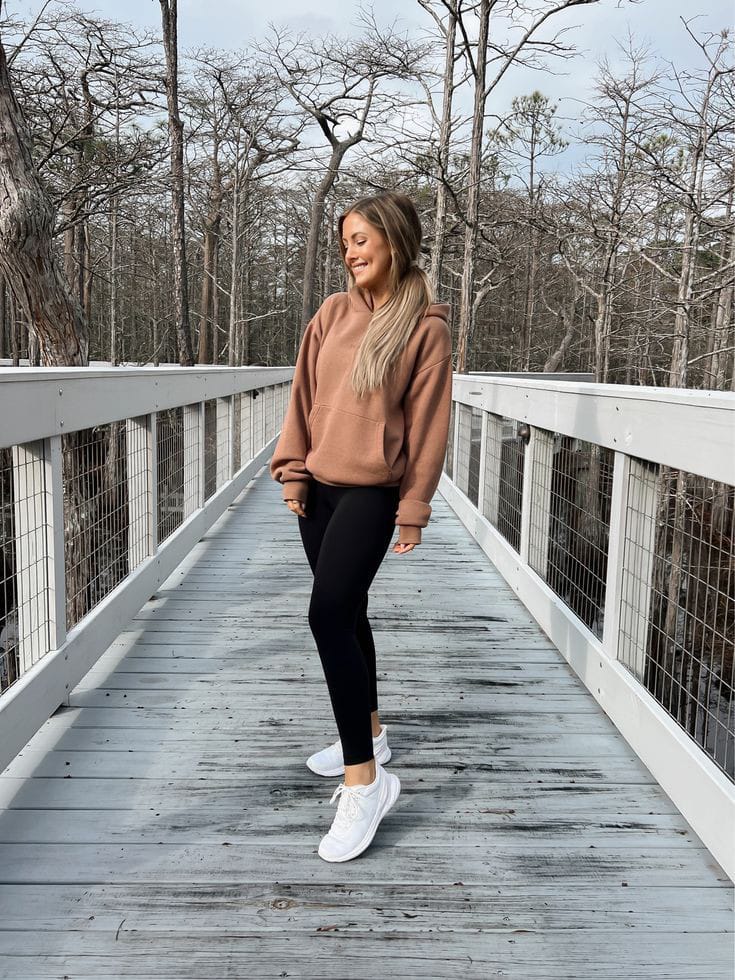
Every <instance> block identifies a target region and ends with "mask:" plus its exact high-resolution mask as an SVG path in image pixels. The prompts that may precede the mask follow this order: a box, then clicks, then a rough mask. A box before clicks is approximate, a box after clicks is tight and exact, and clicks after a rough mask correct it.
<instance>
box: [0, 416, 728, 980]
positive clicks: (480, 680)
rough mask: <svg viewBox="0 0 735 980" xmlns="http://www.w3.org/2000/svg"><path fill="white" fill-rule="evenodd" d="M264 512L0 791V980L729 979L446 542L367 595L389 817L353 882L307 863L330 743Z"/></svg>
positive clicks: (525, 625) (713, 912)
mask: <svg viewBox="0 0 735 980" xmlns="http://www.w3.org/2000/svg"><path fill="white" fill-rule="evenodd" d="M261 421H262V420H261ZM437 504H438V508H437V512H438V518H437V520H438V521H440V522H441V533H440V534H439V535H438V537H439V538H440V539H441V540H443V541H444V542H445V543H446V546H447V547H448V548H449V549H450V550H453V551H454V553H455V554H456V555H459V556H462V555H464V556H465V557H466V558H467V557H469V556H472V555H474V553H475V551H476V546H475V544H474V542H473V541H472V540H471V538H470V537H469V535H468V534H467V533H466V532H465V530H464V529H463V528H460V527H459V525H458V522H456V520H455V519H454V518H452V517H451V516H450V515H449V513H448V509H446V508H445V507H444V505H443V504H442V502H441V501H440V500H437ZM280 506H281V503H280V498H279V491H278V487H277V486H276V485H275V484H274V483H273V482H272V481H269V480H268V478H267V477H265V478H264V479H263V480H261V481H258V482H257V483H256V484H255V486H254V487H253V488H252V492H250V491H249V492H248V494H246V495H244V496H243V497H241V498H240V500H239V501H238V502H237V503H236V504H235V505H234V506H233V508H232V509H231V510H230V511H228V512H227V513H226V514H224V515H223V517H222V518H221V519H220V521H219V522H218V524H217V525H216V526H215V527H213V528H212V530H211V531H209V532H208V533H207V535H206V540H205V541H203V542H202V543H201V545H200V546H197V548H195V549H194V551H193V553H192V554H191V555H189V556H188V557H187V559H186V560H185V561H184V562H183V563H182V565H181V566H180V567H179V568H178V569H177V570H176V572H175V573H172V575H171V576H169V578H168V579H167V580H166V581H165V582H163V583H161V585H160V587H159V590H158V592H157V593H156V596H157V597H156V599H155V600H154V601H153V602H151V603H148V604H147V605H146V607H145V610H144V613H143V615H142V616H141V617H140V618H139V619H138V620H137V621H135V622H133V623H131V625H130V627H129V629H128V630H127V631H126V634H125V635H123V636H121V637H119V638H118V639H117V640H116V641H115V642H114V643H113V644H112V645H111V646H110V648H109V649H108V650H107V652H106V653H105V654H104V656H103V658H102V659H101V660H100V661H99V662H98V663H97V665H96V666H95V667H94V668H93V669H92V670H91V671H90V672H89V673H88V674H87V676H86V677H85V678H84V679H83V681H82V683H81V684H80V685H79V686H78V687H77V688H76V689H75V690H74V692H73V693H72V696H71V700H72V705H71V706H69V707H63V708H62V709H60V710H59V711H58V712H57V713H56V714H55V715H54V716H53V717H52V718H50V719H49V721H48V722H47V724H46V725H45V726H44V727H43V728H42V729H41V731H39V732H38V733H37V734H36V735H35V736H34V738H33V739H32V740H31V742H30V743H29V744H28V745H27V746H26V748H25V749H23V750H22V752H21V754H20V755H19V756H18V757H17V758H16V759H15V760H14V762H13V763H12V764H11V766H9V767H8V768H7V769H6V770H5V771H4V773H3V774H2V775H1V776H0V809H1V810H2V819H0V869H2V870H1V871H0V923H2V929H0V977H8V978H11V977H12V978H13V980H29V978H33V977H37V978H39V980H40V978H41V977H43V978H44V980H46V978H50V977H59V976H64V975H66V976H69V977H72V976H74V977H110V978H113V977H114V978H123V977H135V978H136V980H144V978H146V977H147V978H150V980H154V978H155V980H166V978H171V980H185V978H188V977H191V978H192V980H194V978H198V980H202V978H205V977H207V978H219V977H224V976H232V977H258V978H259V980H260V978H261V977H263V978H267V977H271V976H273V977H275V976H279V977H280V976H283V975H287V974H288V975H293V976H301V977H313V978H314V980H317V978H318V980H326V978H329V977H335V978H336V977H339V978H349V977H355V978H358V977H359V978H364V977H365V976H367V975H370V976H373V975H377V974H378V973H382V974H384V975H385V976H388V977H392V976H394V975H396V974H397V973H401V974H403V975H405V976H407V977H411V978H413V977H417V978H423V977H425V978H427V980H428V978H431V980H436V978H443V977H457V978H460V977H462V978H466V977H482V980H487V978H489V977H499V976H505V977H507V978H511V980H549V978H550V977H551V976H553V977H554V980H557V978H561V980H564V978H567V977H568V978H570V980H571V978H575V980H590V977H591V976H594V977H595V980H597V978H598V977H601V978H603V980H620V978H621V976H626V977H628V976H630V977H636V978H647V977H650V978H652V980H653V978H656V980H659V978H661V977H664V976H665V977H667V978H672V980H675V978H681V980H684V978H686V980H692V978H693V977H698V976H705V975H706V976H707V978H708V980H709V978H713V980H720V978H722V980H724V978H725V977H729V974H728V972H727V969H728V963H729V961H728V955H729V952H730V949H731V944H732V895H731V891H730V889H729V888H728V883H727V881H726V878H725V876H724V873H723V872H722V870H721V869H720V868H719V867H718V866H717V864H716V862H714V861H713V859H712V858H711V856H710V855H709V853H708V852H707V850H706V849H705V848H704V847H703V846H702V844H701V842H700V841H699V839H698V838H697V837H696V836H695V835H694V834H693V832H692V828H691V827H690V826H689V825H688V824H687V822H686V821H685V820H684V819H683V818H682V817H681V815H680V814H679V813H678V811H677V810H676V808H675V807H674V806H673V805H672V804H671V802H670V800H669V799H668V798H667V797H666V795H665V794H664V793H663V792H662V791H661V789H660V787H659V786H658V785H656V783H655V782H654V781H653V779H652V778H651V776H650V774H649V773H648V771H647V770H646V769H645V767H643V766H642V765H641V764H640V763H639V761H638V760H637V758H636V757H635V755H634V754H633V753H632V751H631V750H630V748H629V747H628V745H627V744H626V743H625V741H624V740H623V739H622V738H621V737H620V736H619V734H618V733H617V732H616V730H615V728H614V726H613V725H612V724H611V722H610V720H609V719H608V718H607V717H606V716H605V715H604V714H603V713H602V712H601V711H600V709H599V707H598V706H597V704H596V702H595V700H594V698H592V696H591V695H590V694H589V692H588V691H587V690H586V688H584V686H583V685H582V684H581V682H580V680H579V679H578V678H577V677H576V675H575V674H574V673H573V671H572V670H571V668H570V667H569V665H568V664H567V663H566V662H565V661H564V660H563V659H562V658H561V657H560V656H559V655H558V653H555V651H554V648H553V647H552V646H551V644H550V643H549V641H548V640H546V639H545V638H544V637H543V635H542V633H541V632H540V630H539V628H538V627H537V626H535V625H534V624H533V623H531V622H530V621H529V619H528V614H527V613H526V612H525V610H524V609H523V608H522V606H521V605H520V603H519V602H518V601H517V600H516V599H515V598H514V597H513V596H512V594H511V593H510V591H509V589H508V588H507V586H505V585H504V584H503V583H502V582H501V581H500V579H499V578H498V576H497V575H496V574H495V573H492V574H488V575H485V576H480V578H479V579H478V580H480V581H481V583H482V584H481V586H479V587H478V588H476V589H475V592H474V596H471V598H472V599H473V600H474V602H471V601H470V600H469V599H468V598H467V593H468V590H469V589H470V583H471V581H472V578H473V575H472V572H471V569H472V567H473V566H474V567H477V566H478V562H477V560H476V559H475V558H474V557H473V558H472V559H471V560H468V561H466V562H465V563H464V566H463V563H462V561H461V560H454V559H451V560H452V561H453V565H452V568H453V569H456V570H457V577H456V581H455V580H454V579H453V578H452V575H453V574H454V572H453V571H452V570H450V569H449V567H448V565H447V564H445V563H444V561H443V556H444V554H445V551H444V546H438V545H434V544H432V545H431V548H430V549H427V550H426V551H425V552H424V558H422V559H421V561H419V562H413V563H409V562H405V563H403V564H395V563H393V567H391V568H390V569H389V573H388V574H385V575H382V577H381V575H379V576H378V577H376V581H375V583H374V587H373V590H372V591H371V604H370V607H369V608H370V613H369V614H370V616H371V622H373V624H374V627H375V629H374V636H375V639H376V645H377V647H378V663H379V693H380V697H381V713H382V717H383V720H384V721H385V722H386V723H387V724H388V727H389V738H390V743H391V747H392V749H393V752H394V757H393V759H392V760H391V762H390V763H389V764H388V765H389V766H390V767H391V768H392V769H393V771H395V772H397V773H398V775H399V776H400V778H401V781H402V793H401V796H400V797H399V800H398V802H397V803H396V806H395V807H394V809H393V810H392V811H391V813H390V814H389V815H388V816H387V817H386V819H385V820H384V822H383V823H382V824H381V827H380V829H379V831H378V835H377V836H376V838H375V841H374V842H373V844H372V845H371V847H370V848H369V850H368V851H367V852H366V853H365V854H364V855H362V856H361V857H360V858H359V859H358V860H356V861H352V862H348V863H347V864H345V865H341V866H339V869H338V870H337V873H336V874H335V870H336V869H335V867H334V866H332V865H328V864H327V863H326V862H323V861H321V860H320V859H319V858H318V855H317V854H316V848H317V845H318V842H319V839H320V838H321V835H322V834H323V833H324V832H325V830H326V829H327V827H328V826H329V823H330V822H331V819H332V816H333V813H334V807H333V806H332V805H330V803H329V799H330V796H331V793H332V791H333V789H334V787H335V785H336V783H337V782H338V780H336V779H321V778H319V777H318V776H315V775H314V774H313V773H311V772H310V771H309V770H308V769H307V768H306V766H305V758H306V756H307V754H309V753H310V752H311V751H313V750H314V749H315V748H318V747H320V746H321V745H323V744H327V740H328V741H333V740H334V738H336V732H335V729H334V720H333V716H332V714H331V708H330V705H329V698H328V693H327V690H326V686H325V685H324V681H323V676H322V673H321V666H320V662H319V659H318V654H317V651H316V648H315V645H314V642H313V638H312V637H311V634H310V631H309V629H308V624H307V622H306V618H305V616H306V608H307V605H308V595H309V589H310V572H309V570H308V567H307V566H306V563H305V558H304V555H303V553H302V551H301V544H300V541H299V539H298V532H297V529H296V527H295V525H293V524H292V523H290V522H289V521H288V520H287V519H286V515H285V514H282V513H281V512H280V510H279V508H280ZM263 515H265V516H266V517H267V519H265V520H262V517H263ZM423 547H424V546H423V545H422V548H423ZM417 550H418V549H417ZM256 555H257V560H254V561H250V560H249V559H251V558H253V557H254V556H256ZM426 556H430V557H428V558H427V557H426ZM396 560H397V561H399V559H398V558H397V557H396ZM384 568H386V566H384ZM463 568H464V571H463ZM381 571H382V570H381ZM439 572H440V574H441V580H439ZM465 575H466V577H465ZM476 581H477V580H476ZM179 583H180V584H179ZM419 589H420V590H422V591H421V592H419V591H418V590H419ZM479 589H481V590H482V591H481V592H480V591H479ZM276 603H278V604H277V605H276ZM478 605H479V608H478ZM274 616H275V619H274ZM469 617H475V618H473V619H470V618H469ZM383 706H385V707H384V708H383ZM29 921H32V922H33V928H32V929H29V928H28V923H29ZM324 943H328V944H329V945H328V947H325V946H324ZM316 944H318V945H316ZM703 970H704V973H703V972H702V971H703Z"/></svg>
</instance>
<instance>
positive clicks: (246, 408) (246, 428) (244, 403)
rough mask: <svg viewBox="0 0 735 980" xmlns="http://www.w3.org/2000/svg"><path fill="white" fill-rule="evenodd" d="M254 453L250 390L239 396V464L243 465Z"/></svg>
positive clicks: (251, 396)
mask: <svg viewBox="0 0 735 980" xmlns="http://www.w3.org/2000/svg"><path fill="white" fill-rule="evenodd" d="M254 455H255V452H254V451H253V395H252V392H250V391H243V393H242V395H241V396H240V466H245V464H246V463H247V462H249V461H250V460H251V459H252V458H253V456H254Z"/></svg>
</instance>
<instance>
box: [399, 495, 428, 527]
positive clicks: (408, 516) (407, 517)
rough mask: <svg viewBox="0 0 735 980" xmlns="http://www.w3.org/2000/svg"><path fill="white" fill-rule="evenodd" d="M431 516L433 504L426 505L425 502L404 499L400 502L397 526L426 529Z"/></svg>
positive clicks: (409, 498)
mask: <svg viewBox="0 0 735 980" xmlns="http://www.w3.org/2000/svg"><path fill="white" fill-rule="evenodd" d="M430 516H431V504H426V503H424V501H423V500H413V499H412V498H411V497H404V498H403V500H400V501H399V502H398V513H397V514H396V524H413V525H414V526H415V527H426V525H427V524H428V523H429V517H430Z"/></svg>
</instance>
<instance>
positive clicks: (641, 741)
mask: <svg viewBox="0 0 735 980" xmlns="http://www.w3.org/2000/svg"><path fill="white" fill-rule="evenodd" d="M292 374H293V369H292V368H240V369H231V368H195V369H187V370H183V369H180V368H165V369H160V368H159V369H154V368H141V369H138V368H116V369H110V368H99V369H75V368H66V369H33V368H29V369H24V368H19V369H13V370H5V371H2V370H0V521H1V523H0V546H2V552H1V553H0V665H1V666H2V673H0V681H2V683H1V684H0V687H2V692H1V693H0V768H3V767H4V766H5V765H6V764H7V763H8V762H9V761H11V759H12V758H13V757H14V756H15V755H16V754H17V752H18V751H19V750H20V749H21V748H22V747H23V745H25V743H26V742H27V741H28V739H29V738H30V737H31V736H32V735H33V734H34V733H35V732H36V731H37V730H38V729H39V728H40V727H41V725H42V724H43V723H44V722H45V721H46V719H47V718H48V717H49V716H50V715H51V714H52V713H53V711H54V710H55V709H56V708H57V707H58V706H59V705H60V704H63V703H65V702H66V701H67V700H68V696H69V692H70V691H71V689H72V688H73V687H74V686H75V685H76V684H77V683H78V682H79V680H80V679H81V678H82V677H83V676H84V674H85V673H86V672H87V671H88V670H89V668H90V667H92V666H93V664H94V663H95V662H96V660H97V659H98V658H99V656H100V655H101V654H102V653H103V652H104V651H105V649H106V648H107V647H108V646H109V644H110V642H111V641H112V640H113V639H114V638H115V636H116V635H117V634H118V633H119V632H120V631H121V630H122V629H124V628H125V627H126V626H127V625H128V623H129V622H130V619H131V618H132V617H133V616H134V615H135V614H136V613H137V612H138V610H139V609H140V608H141V607H142V606H143V605H144V603H145V602H146V601H147V599H148V598H149V597H150V596H151V595H153V593H154V592H155V590H156V589H157V588H158V587H159V585H160V584H161V583H162V582H163V581H165V579H166V578H167V577H168V576H169V575H170V574H171V572H172V571H173V570H174V569H175V568H176V566H177V565H178V564H179V563H180V562H181V560H182V559H183V558H184V557H185V556H186V554H187V553H188V552H189V551H190V550H191V549H192V548H193V547H194V545H195V544H196V543H197V541H199V540H200V538H201V537H202V536H203V534H204V533H205V532H206V530H207V529H208V528H209V527H210V526H211V525H212V523H213V522H214V521H215V520H216V519H217V518H218V517H219V516H220V515H221V514H222V513H223V512H224V510H225V509H226V507H227V506H228V505H229V504H230V503H231V502H232V501H233V500H234V499H235V498H236V496H237V495H238V494H239V493H240V491H241V490H242V489H243V488H244V487H245V486H246V485H247V483H248V481H249V480H250V479H251V478H252V477H253V475H254V474H255V473H256V472H257V471H258V470H259V469H260V468H261V467H262V466H263V465H264V464H265V463H266V462H267V461H268V459H269V458H270V455H271V453H272V449H273V445H274V443H275V439H276V437H277V434H278V429H279V427H280V422H281V419H282V418H283V415H284V413H285V409H286V406H287V403H288V397H289V389H290V380H291V377H292ZM453 397H454V406H453V425H452V427H451V431H450V445H449V448H448V453H447V458H446V463H445V472H444V474H443V475H442V480H441V483H440V488H439V489H440V492H441V493H442V494H443V496H444V497H445V498H446V499H447V500H448V501H449V502H450V504H451V505H452V506H453V508H454V510H455V511H456V513H457V514H458V515H459V517H460V518H461V519H462V521H463V522H464V524H465V525H466V526H467V527H468V529H469V530H470V531H471V533H472V534H473V535H474V537H475V538H476V540H477V541H478V543H479V544H480V545H481V546H482V547H483V549H484V550H485V551H486V553H487V554H488V556H489V557H490V558H491V559H492V561H493V562H494V563H495V564H496V566H497V567H498V568H499V570H500V571H501V573H502V574H503V575H504V577H505V578H506V579H507V581H508V582H509V583H510V585H511V586H512V587H513V589H514V590H515V592H516V593H517V594H518V596H519V597H520V598H521V600H522V601H523V602H524V604H525V605H526V606H527V607H528V609H529V611H530V612H531V613H532V615H533V616H534V617H535V618H536V620H537V621H538V622H539V623H540V625H541V626H542V628H543V629H544V630H545V631H546V632H547V634H548V635H549V636H550V638H551V639H552V641H553V642H554V643H555V644H556V646H557V647H558V648H559V650H560V651H561V653H562V655H563V656H564V657H565V659H566V660H567V661H568V662H569V663H570V665H571V666H572V667H573V668H574V670H575V671H576V672H577V674H578V675H579V676H580V678H581V679H582V680H583V682H584V683H585V685H586V686H587V688H588V689H589V690H590V692H591V693H592V694H593V696H594V697H595V698H596V699H597V701H598V702H599V703H600V705H601V706H602V708H603V709H604V710H605V712H606V713H607V714H608V715H609V717H610V718H611V719H612V721H613V722H614V723H615V725H616V726H617V727H618V729H619V730H620V731H621V732H622V734H623V735H624V737H625V738H626V739H627V740H628V742H629V743H630V745H631V746H632V748H633V749H634V750H635V751H636V753H637V754H638V756H639V757H640V758H641V759H642V761H643V762H644V763H645V765H646V766H647V767H648V768H649V769H650V771H651V773H652V774H653V776H654V777H655V778H656V779H657V781H658V782H659V783H660V785H661V786H662V787H663V788H664V790H665V791H666V792H667V793H668V794H669V796H670V797H671V798H672V800H673V801H674V803H675V804H676V805H677V806H678V807H679V809H680V810H681V812H682V813H683V814H684V816H685V817H686V818H687V819H688V820H689V822H690V823H691V824H692V826H693V828H694V830H695V831H696V832H697V833H698V834H699V836H700V837H701V838H702V840H703V842H704V843H705V845H706V846H707V847H708V848H709V849H710V851H711V852H712V854H713V855H714V856H715V858H716V859H717V860H718V861H719V862H720V864H721V865H722V866H723V867H724V868H725V870H726V871H727V872H728V874H730V876H731V877H733V876H735V855H734V854H733V834H732V827H733V819H734V817H735V796H734V795H733V782H732V775H733V769H734V768H735V757H734V751H735V750H734V746H733V732H732V718H733V703H732V657H733V636H734V634H735V630H734V629H733V611H734V609H735V604H734V602H733V595H732V590H733V588H735V585H734V584H733V583H735V574H734V569H733V555H732V548H733V537H734V536H735V535H734V534H733V531H734V530H735V528H734V525H733V512H734V510H735V508H734V506H733V504H734V502H735V501H734V494H733V485H735V396H734V395H729V394H722V393H715V392H695V391H675V390H667V389H644V388H633V387H625V386H600V385H592V384H587V383H575V382H562V381H553V380H548V379H543V378H542V379H539V378H536V379H533V380H530V379H519V378H509V377H503V378H498V377H480V376H477V375H455V379H454V391H453ZM728 670H729V671H730V674H729V678H728Z"/></svg>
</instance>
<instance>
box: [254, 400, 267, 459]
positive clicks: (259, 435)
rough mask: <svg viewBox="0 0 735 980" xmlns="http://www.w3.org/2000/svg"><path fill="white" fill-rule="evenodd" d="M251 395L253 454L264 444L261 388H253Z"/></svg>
mask: <svg viewBox="0 0 735 980" xmlns="http://www.w3.org/2000/svg"><path fill="white" fill-rule="evenodd" d="M251 397H252V400H253V455H255V454H256V453H259V452H260V450H261V449H262V448H263V446H264V445H265V440H264V438H263V414H264V413H263V389H262V388H254V389H253V390H252V392H251Z"/></svg>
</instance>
